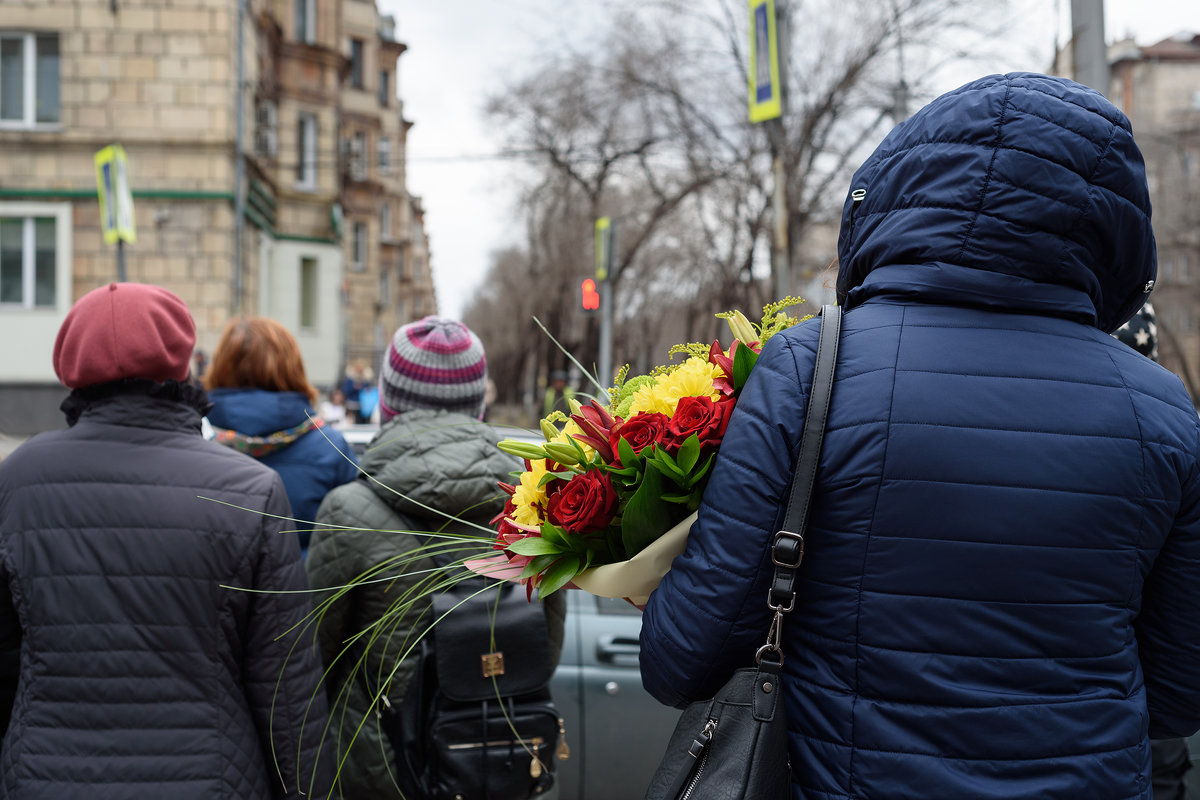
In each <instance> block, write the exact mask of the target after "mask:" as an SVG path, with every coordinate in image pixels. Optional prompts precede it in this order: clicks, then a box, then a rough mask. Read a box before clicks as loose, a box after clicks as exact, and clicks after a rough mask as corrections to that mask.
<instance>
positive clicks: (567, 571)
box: [538, 556, 580, 597]
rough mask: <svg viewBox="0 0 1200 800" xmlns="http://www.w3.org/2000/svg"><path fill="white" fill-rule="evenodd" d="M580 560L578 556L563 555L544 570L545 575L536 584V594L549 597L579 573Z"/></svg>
mask: <svg viewBox="0 0 1200 800" xmlns="http://www.w3.org/2000/svg"><path fill="white" fill-rule="evenodd" d="M579 566H580V561H579V557H578V556H563V557H562V558H560V559H559V560H558V561H556V562H555V564H554V566H552V567H550V568H549V569H548V570H546V576H545V577H544V578H542V582H541V583H539V584H538V596H540V597H549V596H550V595H552V594H554V593H555V592H557V591H558V590H559V589H561V588H562V587H564V586H566V585H567V584H568V583H570V582H571V580H572V579H573V578H574V577H575V576H576V575H578V574H579Z"/></svg>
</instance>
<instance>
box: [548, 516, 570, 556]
mask: <svg viewBox="0 0 1200 800" xmlns="http://www.w3.org/2000/svg"><path fill="white" fill-rule="evenodd" d="M542 538H543V539H545V540H546V541H548V542H553V543H554V544H557V545H558V546H559V548H560V549H561V550H560V551H561V552H565V551H567V550H570V549H571V545H570V544H569V539H570V537H568V536H567V532H566V531H564V530H563V529H562V528H560V527H558V526H557V525H551V524H550V523H549V522H545V523H543V524H542Z"/></svg>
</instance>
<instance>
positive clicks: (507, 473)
mask: <svg viewBox="0 0 1200 800" xmlns="http://www.w3.org/2000/svg"><path fill="white" fill-rule="evenodd" d="M500 438H501V437H500V436H499V435H498V434H497V433H496V432H495V431H494V430H493V429H492V428H491V427H489V426H487V425H486V424H484V423H481V422H479V421H478V420H475V419H472V418H471V417H468V416H465V415H462V414H457V413H451V412H445V411H425V410H418V411H410V412H407V413H405V414H401V415H400V416H398V417H396V418H394V419H393V420H392V421H390V422H388V423H387V424H386V425H384V426H383V428H382V429H381V430H380V431H379V433H378V434H377V435H376V436H375V438H374V439H373V440H372V441H371V443H370V445H368V447H367V451H366V453H365V454H364V455H363V457H362V463H361V467H362V470H363V472H364V474H362V475H360V476H359V478H358V480H355V481H353V482H351V483H347V484H345V485H343V486H339V487H338V488H336V489H334V490H333V491H332V492H330V493H329V494H328V495H327V496H326V497H325V500H324V502H322V503H321V507H320V510H319V511H318V512H317V520H316V521H317V524H318V527H317V529H316V530H315V532H314V534H313V538H312V544H311V545H310V549H309V554H308V560H307V562H306V567H307V570H308V577H309V582H310V584H311V585H312V587H313V589H317V590H321V589H324V590H325V591H322V592H319V593H318V594H317V596H316V597H315V599H314V604H315V605H318V607H319V608H320V609H322V610H323V614H322V616H321V617H320V621H319V627H318V630H317V638H318V640H319V642H320V647H321V653H322V656H323V657H324V660H325V666H326V670H327V675H326V691H327V694H328V696H329V700H330V719H331V722H330V737H331V738H332V737H335V736H336V737H338V739H339V742H338V753H339V757H340V758H344V762H343V763H342V765H341V770H340V774H339V778H338V787H339V789H340V792H341V796H342V797H345V798H348V799H349V798H353V799H354V800H371V799H372V798H384V797H386V798H393V797H399V792H398V791H397V790H396V788H395V786H394V784H393V780H392V778H391V777H390V776H389V773H388V764H389V763H394V761H392V756H393V753H392V748H391V746H390V744H389V743H388V742H387V741H386V737H385V736H383V735H382V734H381V732H380V730H379V728H378V726H377V724H376V718H375V716H374V714H373V713H372V714H368V712H369V710H370V709H371V708H372V707H373V706H372V698H371V697H370V696H369V694H368V689H367V685H369V686H370V687H372V692H374V691H375V689H376V687H379V686H381V685H383V684H384V682H385V681H386V678H387V676H388V675H389V674H391V675H392V677H391V682H390V683H389V684H388V686H387V697H388V698H389V700H390V702H392V703H393V704H397V703H399V702H400V701H401V699H402V698H403V696H404V690H405V687H406V686H407V684H408V681H409V678H410V677H411V674H412V661H413V660H412V659H411V658H409V659H406V658H404V656H406V655H408V653H409V649H410V648H415V647H416V646H417V639H418V637H419V636H420V635H421V634H422V633H424V631H425V630H426V629H427V627H428V624H429V621H430V619H429V617H430V613H429V603H428V601H427V600H422V601H419V602H416V603H411V604H409V607H408V608H405V609H403V613H398V612H397V611H396V610H394V609H393V610H392V611H389V609H391V608H392V607H393V606H394V604H396V603H397V602H402V601H403V600H404V599H405V598H406V597H412V596H415V595H416V594H418V593H419V594H422V595H424V594H426V593H427V592H428V591H429V590H431V589H432V588H433V587H434V586H435V585H436V584H437V583H439V582H443V581H445V580H446V578H447V575H448V574H450V573H448V572H447V571H446V570H443V569H439V568H438V566H437V564H436V563H435V562H434V560H433V559H432V558H430V557H429V556H428V554H427V551H425V550H422V548H423V547H424V546H426V545H428V544H429V543H432V542H436V541H438V539H436V538H435V536H434V535H431V534H434V533H435V532H438V531H445V532H453V533H457V534H466V535H472V536H478V537H480V539H481V543H485V542H486V543H490V541H491V540H492V536H493V534H492V533H491V526H490V521H491V519H492V518H493V517H494V516H495V515H496V514H497V513H499V511H500V510H501V509H502V508H503V505H504V500H505V497H504V493H503V492H502V491H501V490H500V488H499V487H498V486H497V482H498V481H506V482H508V481H511V480H512V477H511V473H512V472H514V471H516V470H519V469H520V468H521V463H520V462H519V461H518V460H517V459H515V458H513V457H511V456H508V455H505V454H504V453H502V452H500V451H499V450H498V449H497V448H496V442H497V441H498V440H499V439H500ZM439 512H444V513H439ZM446 514H450V515H453V516H454V517H457V518H458V520H457V521H456V520H453V519H450V518H449V517H447V516H446ZM472 523H473V524H472ZM320 526H326V528H325V529H324V530H322V528H321V527H320ZM476 526H478V527H476ZM473 549H474V550H476V551H482V549H483V548H482V547H475V548H473ZM461 555H462V553H461V552H460V553H457V554H449V556H448V558H447V559H446V560H453V559H454V558H456V557H460V556H461ZM443 563H445V561H443ZM363 578H368V580H367V581H366V582H362V579H363ZM356 581H359V582H360V585H355V586H354V587H353V588H352V589H349V590H346V591H340V590H341V588H342V587H346V586H348V585H349V584H351V583H354V582H356ZM323 601H325V603H324V604H323V605H322V603H323ZM535 602H536V601H535ZM545 609H546V618H547V625H548V627H549V632H550V640H551V651H552V654H553V657H554V659H555V660H556V662H557V659H558V656H559V653H560V652H561V650H562V639H563V624H564V620H565V616H566V602H565V598H564V597H563V596H562V595H561V593H559V594H555V595H552V596H551V597H549V598H547V600H546V601H545ZM381 620H383V621H384V622H383V623H382V624H377V623H380V621H381ZM373 626H374V627H373ZM364 632H365V633H364ZM360 633H361V634H363V635H362V636H358V634H360ZM355 637H357V638H355ZM414 652H415V650H414ZM364 655H365V657H364ZM393 670H394V674H393ZM356 673H361V674H356ZM364 677H365V682H364ZM364 719H366V720H367V722H366V724H362V723H363V720H364ZM360 725H361V729H360ZM336 794H337V792H335V795H336Z"/></svg>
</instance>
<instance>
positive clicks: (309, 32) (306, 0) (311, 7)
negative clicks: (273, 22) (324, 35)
mask: <svg viewBox="0 0 1200 800" xmlns="http://www.w3.org/2000/svg"><path fill="white" fill-rule="evenodd" d="M294 1H295V2H296V3H299V4H301V5H302V7H303V9H304V35H303V36H301V35H300V31H296V41H298V42H304V43H305V44H314V43H315V42H316V41H317V0H294ZM293 13H295V12H294V11H293ZM295 16H299V15H298V14H297V15H295ZM295 16H294V17H293V20H294V19H295Z"/></svg>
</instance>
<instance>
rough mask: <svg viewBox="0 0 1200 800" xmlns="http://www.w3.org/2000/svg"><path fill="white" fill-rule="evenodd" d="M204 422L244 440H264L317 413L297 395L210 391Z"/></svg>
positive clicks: (224, 390)
mask: <svg viewBox="0 0 1200 800" xmlns="http://www.w3.org/2000/svg"><path fill="white" fill-rule="evenodd" d="M208 398H209V400H211V401H212V403H213V408H212V410H211V411H210V412H208V421H209V422H211V423H212V424H213V425H214V426H216V427H218V428H227V429H229V430H233V431H237V432H238V433H241V434H244V435H246V436H267V435H269V434H272V433H278V432H280V431H286V430H289V429H292V428H295V427H296V426H297V425H302V424H303V423H304V422H306V421H307V420H308V419H309V418H310V417H313V418H315V417H316V416H317V412H316V411H314V410H313V408H312V406H310V405H309V404H308V398H307V397H305V396H304V395H302V394H300V393H299V392H270V391H267V390H266V389H213V390H212V391H210V392H209V393H208Z"/></svg>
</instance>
